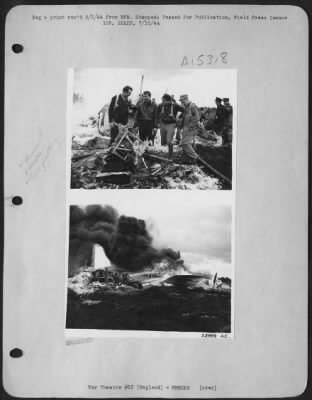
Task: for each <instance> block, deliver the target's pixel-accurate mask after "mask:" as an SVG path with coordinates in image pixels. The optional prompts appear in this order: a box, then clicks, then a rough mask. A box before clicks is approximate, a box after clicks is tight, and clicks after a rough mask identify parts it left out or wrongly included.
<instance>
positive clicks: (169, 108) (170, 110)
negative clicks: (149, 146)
mask: <svg viewBox="0 0 312 400" xmlns="http://www.w3.org/2000/svg"><path fill="white" fill-rule="evenodd" d="M179 111H181V112H183V111H184V108H183V107H181V106H179V105H178V104H176V103H174V102H173V101H172V98H171V96H170V95H169V94H164V95H163V97H162V103H161V104H159V106H158V108H157V125H158V127H159V128H160V136H161V145H162V146H165V145H166V144H167V145H168V151H169V159H170V160H171V159H172V153H173V137H174V133H175V128H176V117H177V114H178V112H179Z"/></svg>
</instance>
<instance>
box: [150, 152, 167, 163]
mask: <svg viewBox="0 0 312 400" xmlns="http://www.w3.org/2000/svg"><path fill="white" fill-rule="evenodd" d="M144 157H150V158H155V160H161V161H166V162H167V163H173V161H172V160H169V158H164V157H159V156H155V155H154V154H150V153H144Z"/></svg>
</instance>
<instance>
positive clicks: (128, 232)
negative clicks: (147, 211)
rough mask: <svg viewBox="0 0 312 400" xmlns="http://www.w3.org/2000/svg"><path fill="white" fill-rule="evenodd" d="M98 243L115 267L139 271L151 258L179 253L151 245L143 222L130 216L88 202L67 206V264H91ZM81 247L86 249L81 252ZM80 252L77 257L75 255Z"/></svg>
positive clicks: (174, 257) (177, 255)
mask: <svg viewBox="0 0 312 400" xmlns="http://www.w3.org/2000/svg"><path fill="white" fill-rule="evenodd" d="M95 243H97V244H99V245H101V246H102V247H103V249H104V251H105V253H106V255H107V257H108V258H109V259H110V261H111V262H112V263H113V264H115V265H116V266H118V267H120V268H122V269H125V270H128V271H138V270H140V269H142V268H143V267H145V266H147V265H149V264H150V263H152V262H154V261H158V260H159V261H160V260H161V259H162V258H164V257H167V258H170V259H172V260H178V259H179V258H180V252H175V251H174V250H172V249H170V248H167V249H162V250H158V249H156V248H155V247H153V238H152V236H151V235H150V233H149V232H148V231H147V228H146V224H145V221H143V220H141V219H137V218H133V217H125V216H121V217H119V216H118V213H117V211H116V210H115V209H114V208H113V207H111V206H99V205H90V206H87V207H86V208H85V209H82V208H80V207H77V206H71V208H70V246H69V259H70V264H76V265H77V262H78V264H80V265H79V267H80V266H82V265H81V262H84V263H85V260H88V262H89V264H90V263H91V256H92V247H93V245H94V244H95ZM82 248H84V249H85V250H84V251H82ZM80 253H82V255H81V256H79V257H78V261H77V254H80Z"/></svg>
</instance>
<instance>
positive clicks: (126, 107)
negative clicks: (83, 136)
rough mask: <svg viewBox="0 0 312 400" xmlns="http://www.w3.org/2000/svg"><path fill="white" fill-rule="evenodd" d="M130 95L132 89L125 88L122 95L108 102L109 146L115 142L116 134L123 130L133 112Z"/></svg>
mask: <svg viewBox="0 0 312 400" xmlns="http://www.w3.org/2000/svg"><path fill="white" fill-rule="evenodd" d="M131 93H132V87H130V86H125V87H124V88H123V89H122V93H121V94H119V95H116V96H114V97H113V98H112V100H111V102H110V105H109V109H108V120H109V125H110V128H111V132H110V134H111V140H110V145H111V144H113V143H114V142H115V140H116V139H117V136H118V133H120V132H121V131H124V130H125V128H126V126H127V124H128V121H129V115H131V114H133V112H134V106H132V104H131V100H130V96H131Z"/></svg>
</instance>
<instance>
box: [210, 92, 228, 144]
mask: <svg viewBox="0 0 312 400" xmlns="http://www.w3.org/2000/svg"><path fill="white" fill-rule="evenodd" d="M215 103H216V105H217V111H216V116H215V120H214V123H213V129H214V131H215V132H216V134H217V135H219V136H223V128H224V122H225V113H226V110H225V108H224V106H223V105H222V99H220V97H216V99H215Z"/></svg>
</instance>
